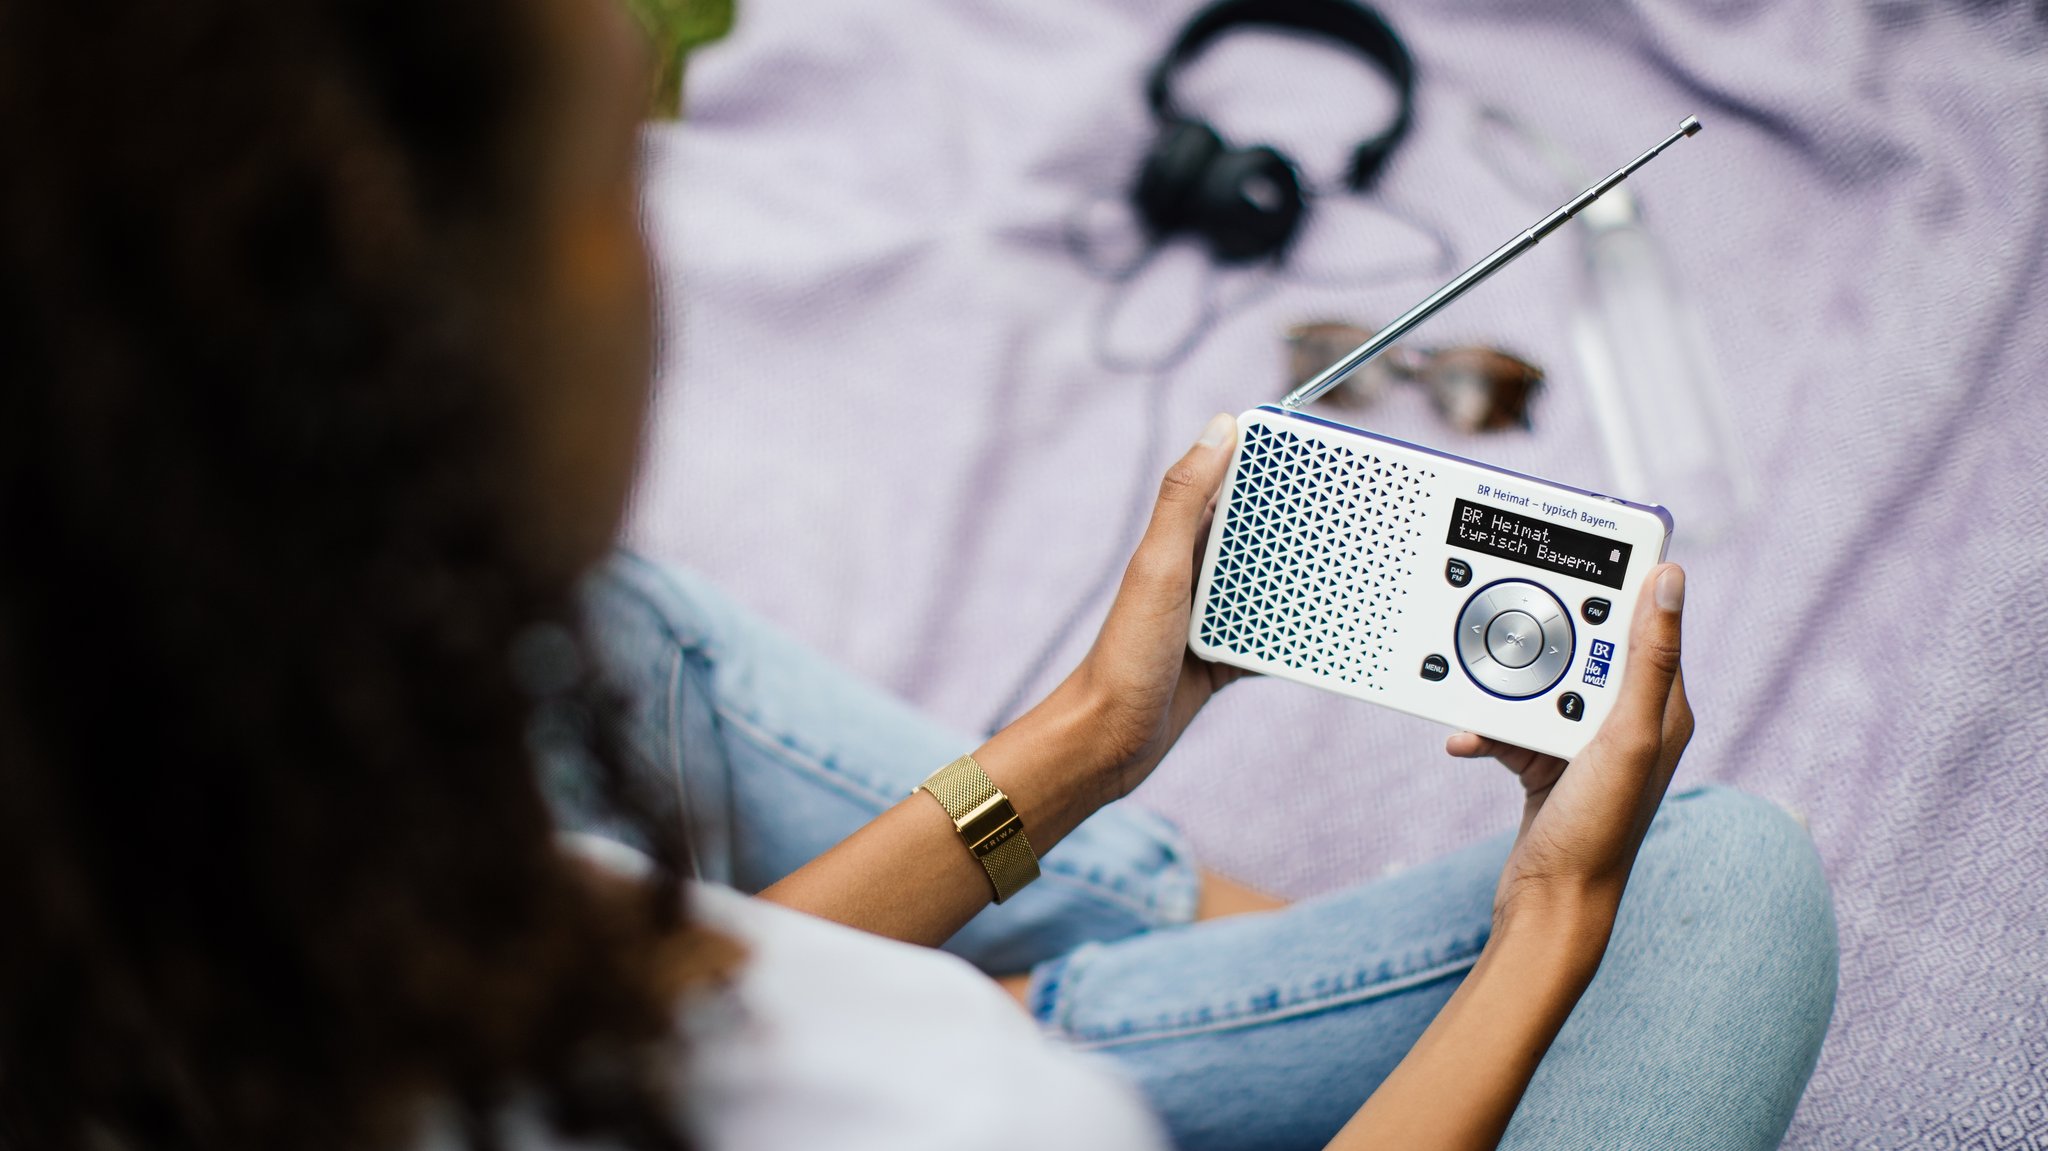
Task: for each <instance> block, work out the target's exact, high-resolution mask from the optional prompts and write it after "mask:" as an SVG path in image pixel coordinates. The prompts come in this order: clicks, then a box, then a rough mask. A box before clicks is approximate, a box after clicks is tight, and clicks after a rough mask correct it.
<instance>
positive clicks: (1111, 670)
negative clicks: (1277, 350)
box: [1026, 415, 1249, 803]
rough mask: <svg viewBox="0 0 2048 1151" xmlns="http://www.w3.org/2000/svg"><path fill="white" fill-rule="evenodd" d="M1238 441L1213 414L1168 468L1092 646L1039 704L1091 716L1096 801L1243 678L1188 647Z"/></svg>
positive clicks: (1144, 766) (1123, 784) (1118, 793)
mask: <svg viewBox="0 0 2048 1151" xmlns="http://www.w3.org/2000/svg"><path fill="white" fill-rule="evenodd" d="M1236 442H1237V421H1236V420H1235V419H1234V418H1232V417H1230V416H1228V415H1218V416H1216V417H1215V418H1214V419H1212V420H1210V421H1209V425H1208V427H1206V428H1204V429H1203V430H1202V435H1201V438H1200V439H1198V440H1196V441H1195V444H1194V446H1193V447H1191V448H1189V449H1188V451H1187V454H1186V455H1183V456H1182V457H1181V458H1180V459H1179V460H1178V461H1177V462H1176V463H1175V464H1174V465H1173V466H1172V467H1171V468H1169V469H1167V472H1166V478H1165V479H1164V480H1163V481H1162V482H1161V483H1160V485H1159V502H1158V503H1157V504H1156V505H1154V507H1153V509H1152V520H1151V522H1150V524H1148V525H1147V526H1146V528H1145V536H1144V538H1143V539H1141V540H1140V541H1139V542H1138V550H1137V551H1136V553H1134V554H1133V555H1132V556H1131V562H1130V566H1129V567H1127V568H1126V569H1125V570H1124V578H1123V583H1122V585H1121V586H1119V587H1118V589H1117V594H1116V602H1115V603H1114V604H1112V605H1111V607H1110V609H1109V618H1108V619H1107V620H1105V621H1103V625H1102V631H1101V632H1100V633H1098V634H1097V636H1096V638H1095V645H1094V646H1093V647H1092V648H1090V649H1089V651H1088V655H1087V656H1086V658H1084V659H1082V661H1081V664H1080V666H1079V667H1077V668H1075V669H1074V672H1073V674H1072V675H1069V676H1068V677H1067V679H1066V681H1065V682H1063V683H1062V684H1060V686H1059V687H1058V688H1057V689H1055V690H1054V692H1053V694H1052V696H1050V697H1048V699H1047V701H1046V704H1045V705H1041V706H1055V705H1058V706H1078V707H1079V708H1080V709H1081V713H1082V714H1084V715H1087V716H1089V717H1090V720H1089V722H1090V726H1092V727H1093V728H1094V729H1095V733H1096V738H1095V739H1094V740H1093V741H1091V742H1093V743H1094V744H1095V750H1097V751H1098V752H1099V753H1100V760H1099V762H1098V763H1097V764H1096V766H1097V767H1098V768H1099V769H1100V770H1101V773H1102V774H1101V776H1100V782H1101V784H1102V787H1103V794H1101V795H1100V796H1099V797H1098V799H1099V801H1100V802H1103V803H1107V802H1109V801H1110V800H1113V799H1117V798H1120V797H1122V796H1124V795H1127V794H1129V793H1130V791H1131V789H1132V788H1135V787H1137V786H1138V784H1140V783H1142V782H1144V780H1145V777H1146V776H1147V775H1150V774H1151V772H1152V769H1153V768H1154V767H1156V766H1158V764H1159V761H1160V759H1161V758H1162V757H1164V756H1165V755H1166V752H1167V749H1168V748H1171V747H1172V746H1173V743H1174V741H1175V740H1176V739H1179V738H1180V733H1181V732H1182V731H1184V730H1186V728H1187V726H1188V723H1189V722H1190V721H1192V720H1193V719H1194V718H1195V713H1196V712H1199V711H1200V710H1202V705H1203V704H1205V703H1207V702H1209V697H1210V696H1212V695H1214V694H1216V692H1217V691H1219V690H1221V689H1222V687H1223V686H1224V685H1225V684H1227V683H1230V682H1231V681H1232V680H1235V679H1238V678H1240V677H1242V676H1244V675H1247V674H1249V673H1248V672H1245V671H1242V670H1240V669H1238V668H1234V667H1229V666H1227V665H1224V664H1218V663H1211V662H1209V661H1208V660H1204V659H1199V658H1197V657H1196V656H1195V654H1194V653H1193V652H1192V651H1190V650H1188V622H1189V615H1190V612H1191V611H1192V609H1193V601H1194V592H1195V570H1196V567H1197V565H1198V564H1199V563H1200V560H1201V549H1202V547H1203V545H1204V544H1205V543H1206V542H1207V540H1208V538H1209V522H1210V520H1211V519H1212V518H1214V516H1215V514H1216V494H1217V491H1218V489H1219V488H1221V487H1222V484H1223V477H1224V475H1225V474H1226V473H1228V472H1229V470H1230V456H1231V450H1232V448H1233V447H1235V446H1236ZM1026 719H1027V721H1028V719H1029V717H1026Z"/></svg>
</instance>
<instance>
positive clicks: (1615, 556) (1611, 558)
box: [1607, 548, 1621, 564]
mask: <svg viewBox="0 0 2048 1151" xmlns="http://www.w3.org/2000/svg"><path fill="white" fill-rule="evenodd" d="M1607 562H1608V563H1611V564H1618V563H1620V562H1621V549H1620V548H1615V549H1614V550H1613V551H1611V552H1608V553H1607Z"/></svg>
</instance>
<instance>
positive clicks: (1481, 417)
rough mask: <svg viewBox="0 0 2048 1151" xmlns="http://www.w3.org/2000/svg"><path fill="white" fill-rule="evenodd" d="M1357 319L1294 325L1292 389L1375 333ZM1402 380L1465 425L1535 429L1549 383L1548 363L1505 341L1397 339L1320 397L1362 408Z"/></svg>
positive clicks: (1472, 429) (1454, 423)
mask: <svg viewBox="0 0 2048 1151" xmlns="http://www.w3.org/2000/svg"><path fill="white" fill-rule="evenodd" d="M1372 334H1373V333H1372V331H1371V330H1370V329H1367V328H1361V327H1359V326H1358V325H1356V324H1346V323H1339V322H1334V321H1324V322H1319V323H1313V324H1297V325H1296V326H1295V327H1293V328H1291V329H1289V330H1288V332H1287V375H1288V380H1289V383H1288V385H1287V386H1288V388H1289V390H1292V389H1294V388H1297V387H1300V386H1301V385H1302V384H1304V383H1307V382H1308V381H1309V380H1310V379H1312V378H1314V376H1315V375H1316V373H1318V372H1320V371H1322V370H1323V369H1324V368H1326V367H1328V366H1329V365H1330V364H1331V363H1333V362H1334V361H1335V360H1336V359H1337V358H1338V357H1339V356H1342V355H1343V354H1344V353H1346V352H1348V351H1350V350H1351V349H1353V348H1355V347H1357V346H1358V345H1360V344H1362V343H1364V342H1365V341H1367V340H1369V339H1371V338H1372ZM1395 383H1403V384H1414V385H1417V386H1420V387H1422V388H1424V389H1426V390H1427V391H1428V392H1429V398H1430V402H1431V403H1432V404H1433V405H1434V406H1435V408H1436V410H1437V412H1438V413H1439V414H1441V415H1442V416H1443V417H1444V419H1445V420H1446V421H1448V422H1449V423H1450V424H1451V426H1452V427H1455V428H1457V429H1458V430H1459V431H1461V432H1466V433H1474V432H1499V431H1506V430H1508V429H1510V428H1520V429H1522V430H1523V431H1527V430H1528V429H1529V426H1530V423H1529V403H1530V401H1531V400H1532V399H1533V398H1534V397H1535V395H1536V393H1537V392H1538V391H1541V390H1542V388H1543V369H1542V368H1539V367H1537V366H1536V365H1534V364H1532V363H1530V362H1529V361H1527V360H1525V359H1522V358H1521V357H1520V356H1516V355H1513V354H1511V353H1508V352H1504V351H1502V350H1500V349H1499V348H1489V347H1482V346H1476V345H1474V346H1460V347H1452V348H1411V347H1409V346H1407V345H1405V344H1396V345H1394V346H1393V347H1391V348H1388V349H1387V350H1386V351H1385V352H1382V353H1381V354H1380V355H1379V356H1378V357H1377V358H1376V359H1372V360H1369V361H1367V362H1366V363H1365V364H1364V365H1362V366H1361V367H1360V368H1359V369H1358V370H1357V371H1355V372H1353V373H1351V374H1350V375H1349V376H1347V377H1345V379H1344V382H1343V383H1341V384H1339V385H1338V386H1337V387H1335V388H1332V389H1331V390H1330V391H1329V393H1328V394H1326V395H1324V396H1323V397H1322V399H1321V400H1320V401H1318V402H1321V403H1326V404H1330V405H1331V406H1333V407H1337V408H1343V409H1362V408H1366V407H1370V406H1372V405H1373V404H1375V403H1377V402H1379V401H1380V399H1381V398H1383V397H1384V396H1385V395H1386V394H1387V392H1388V391H1389V390H1390V389H1391V388H1392V387H1393V385H1394V384H1395Z"/></svg>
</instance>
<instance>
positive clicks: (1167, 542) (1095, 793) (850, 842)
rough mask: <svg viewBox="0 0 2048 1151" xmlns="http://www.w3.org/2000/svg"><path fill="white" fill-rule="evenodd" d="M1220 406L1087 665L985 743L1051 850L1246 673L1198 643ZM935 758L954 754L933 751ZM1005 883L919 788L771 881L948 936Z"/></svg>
mask: <svg viewBox="0 0 2048 1151" xmlns="http://www.w3.org/2000/svg"><path fill="white" fill-rule="evenodd" d="M1236 426H1237V425H1236V421H1235V420H1233V419H1232V418H1231V417H1229V416H1227V415H1219V416H1217V417H1216V418H1215V419H1213V420H1211V421H1210V423H1209V426H1208V427H1207V428H1205V429H1203V432H1202V437H1201V438H1200V439H1199V440H1197V441H1196V442H1195V445H1194V446H1193V447H1191V448H1189V449H1188V452H1187V454H1186V455H1184V456H1182V457H1181V459H1180V460H1179V462H1177V463H1175V464H1174V465H1173V467H1172V468H1171V469H1169V470H1168V472H1167V473H1166V479H1165V480H1164V482H1163V483H1161V485H1160V490H1159V501H1158V503H1157V505H1156V506H1155V507H1154V508H1153V512H1152V520H1151V523H1150V524H1149V525H1148V526H1147V527H1146V529H1145V537H1144V539H1142V540H1141V541H1139V543H1138V549H1137V551H1136V553H1135V554H1133V555H1132V557H1131V562H1130V566H1129V567H1128V568H1127V569H1126V570H1125V572H1124V578H1123V583H1122V585H1121V586H1120V587H1119V588H1118V589H1117V596H1116V601H1115V603H1114V604H1113V605H1112V606H1111V607H1110V612H1109V618H1108V619H1107V620H1105V621H1104V623H1103V625H1102V631H1101V633H1100V634H1099V635H1098V636H1097V637H1096V640H1095V645H1094V647H1093V648H1091V649H1090V650H1089V652H1088V655H1087V657H1086V658H1084V659H1083V660H1082V661H1081V665H1080V666H1079V667H1077V668H1075V669H1074V672H1073V674H1072V675H1069V676H1068V677H1067V678H1066V680H1065V681H1064V682H1062V683H1061V684H1060V685H1059V687H1057V688H1055V689H1054V690H1053V693H1052V694H1051V695H1050V696H1047V697H1046V699H1045V701H1044V702H1042V703H1040V704H1039V705H1038V706H1037V707H1035V708H1033V709H1031V711H1030V712H1028V713H1026V714H1025V715H1024V716H1023V717H1022V718H1020V719H1018V720H1017V721H1016V722H1015V723H1012V724H1011V725H1010V726H1008V727H1006V728H1004V729H1003V730H1002V731H1000V732H998V733H996V735H995V736H994V737H993V738H991V739H990V740H989V741H988V742H987V743H986V744H983V745H982V746H981V747H980V748H979V749H978V750H976V751H975V753H974V758H975V760H976V761H977V762H978V763H980V764H981V767H982V770H984V771H986V772H987V773H988V776H989V779H990V780H991V781H993V782H994V783H995V785H996V786H997V787H999V788H1001V789H1002V790H1003V791H1004V793H1005V794H1007V795H1008V796H1009V797H1010V802H1011V803H1012V804H1013V805H1014V806H1015V807H1016V809H1017V814H1018V816H1019V817H1020V818H1021V819H1022V820H1023V822H1024V833H1025V835H1026V836H1028V837H1029V838H1030V840H1031V846H1032V848H1033V849H1034V850H1035V851H1037V852H1038V853H1039V854H1040V855H1043V854H1044V853H1045V852H1047V851H1048V850H1050V849H1051V848H1052V846H1053V845H1054V844H1056V843H1058V842H1059V841H1060V840H1061V839H1063V838H1065V836H1066V835H1067V833H1068V832H1070V831H1072V830H1073V829H1074V828H1075V827H1077V826H1079V825H1080V823H1081V821H1082V820H1084V819H1086V818H1088V817H1089V816H1090V815H1092V814H1094V813H1095V810H1096V809H1097V808H1099V807H1101V806H1102V805H1103V804H1105V803H1108V802H1110V801H1111V800H1113V799H1117V798H1119V797H1121V796H1123V795H1126V794H1128V793H1129V792H1130V790H1131V789H1132V788H1134V787H1136V786H1137V785H1138V784H1139V783H1140V782H1142V781H1143V780H1144V778H1145V777H1146V776H1147V775H1149V774H1151V771H1152V769H1153V767H1155V766H1157V764H1158V763H1159V760H1160V758H1161V757H1162V756H1164V755H1165V754H1166V751H1167V749H1168V748H1170V747H1172V746H1173V742H1174V740H1176V739H1178V738H1179V737H1180V733H1181V732H1182V731H1183V730H1185V729H1186V727H1187V725H1188V723H1189V721H1191V720H1193V719H1194V717H1195V713H1196V712H1198V711H1200V710H1201V708H1202V705H1203V704H1204V703H1206V702H1208V700H1209V697H1210V696H1212V695H1214V694H1215V693H1216V691H1217V690H1219V689H1220V688H1222V687H1223V685H1224V684H1226V683H1228V682H1230V681H1231V680H1233V679H1236V678H1238V677H1239V676H1240V675H1242V674H1243V673H1242V672H1240V671H1238V670H1237V669H1235V668H1230V667H1225V666H1222V665H1218V664H1211V663H1208V662H1206V661H1204V660H1200V659H1197V658H1195V656H1194V655H1193V654H1192V653H1190V652H1189V651H1188V646H1187V636H1188V620H1189V613H1190V611H1191V610H1192V604H1193V598H1194V581H1195V558H1196V555H1197V551H1198V549H1199V548H1200V546H1201V545H1202V543H1203V541H1204V540H1205V539H1206V538H1207V536H1208V527H1209V519H1210V517H1211V516H1212V515H1213V514H1214V511H1215V495H1216V490H1217V488H1218V487H1220V486H1221V484H1222V482H1223V476H1224V474H1225V473H1226V472H1227V471H1228V470H1229V467H1230V450H1231V446H1232V442H1233V439H1234V436H1235V431H1236ZM931 766H932V768H933V769H934V770H936V769H937V768H939V767H942V766H944V765H943V764H937V763H935V764H932V765H931ZM993 895H994V893H993V892H992V890H991V889H990V886H989V880H988V876H987V874H986V873H984V872H983V871H982V869H981V865H980V864H979V863H978V862H976V860H975V858H974V856H973V855H972V854H971V853H969V852H968V850H967V848H966V847H965V846H964V845H962V844H961V842H960V836H959V834H958V833H957V832H955V831H954V829H953V821H952V820H951V819H949V818H948V817H947V815H946V812H945V810H944V809H943V808H941V807H940V806H939V804H938V801H937V800H935V799H933V798H932V797H931V796H929V795H926V794H925V793H923V792H921V791H920V792H917V793H915V794H913V795H911V796H909V797H907V798H905V799H904V800H903V801H902V802H900V803H898V804H896V806H894V807H892V808H890V809H889V810H887V811H885V812H883V813H882V814H881V815H879V816H877V817H876V818H875V819H874V820H873V821H872V822H870V823H868V824H867V826H865V827H863V828H861V829H860V830H859V831H856V832H854V833H853V834H852V835H850V836H848V837H847V838H846V839H845V840H843V841H841V842H840V843H839V845H838V846H836V847H834V848H832V849H831V850H830V851H827V852H825V853H824V854H823V855H821V856H819V857H818V858H816V859H814V860H812V861H811V862H810V863H808V864H805V865H804V866H803V867H801V868H798V869H797V870H796V871H795V872H793V873H792V874H790V875H789V876H787V877H785V878H784V879H783V880H782V881H781V882H779V883H776V884H775V885H774V886H772V887H770V888H768V889H767V890H766V891H764V892H762V893H761V897H762V898H763V899H768V900H772V901H774V902H776V903H780V904H783V905H784V906H787V907H793V908H796V909H797V910H799V911H805V912H809V913H810V914H812V915H816V916H820V917H822V918H825V919H831V920H835V921H837V922H840V923H844V924H847V925H849V926H853V927H858V928H861V929H863V930H865V931H870V932H873V933H875V934H877V935H885V936H888V937H890V938H892V939H901V940H904V941H906V942H910V943H921V944H926V945H929V946H934V947H936V946H938V945H939V944H941V943H944V942H945V941H946V940H947V939H949V938H951V937H952V935H953V933H955V932H957V931H959V930H960V928H961V927H963V926H965V925H966V923H967V921H968V920H969V919H972V918H973V917H974V915H975V913H977V912H979V911H980V910H981V909H982V908H983V907H986V906H987V905H988V903H989V900H990V899H991V898H993Z"/></svg>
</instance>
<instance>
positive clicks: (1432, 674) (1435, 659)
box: [1422, 655, 1451, 681]
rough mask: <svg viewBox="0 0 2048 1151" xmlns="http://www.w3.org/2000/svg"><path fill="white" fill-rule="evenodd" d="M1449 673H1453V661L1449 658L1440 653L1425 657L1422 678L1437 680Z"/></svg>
mask: <svg viewBox="0 0 2048 1151" xmlns="http://www.w3.org/2000/svg"><path fill="white" fill-rule="evenodd" d="M1449 674H1451V662H1450V661H1449V660H1447V659H1445V658H1444V657H1442V656H1440V655H1429V656H1424V657H1423V659H1422V678H1424V679H1426V680H1431V681H1435V680H1439V679H1442V678H1443V677H1445V676H1447V675H1449Z"/></svg>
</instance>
